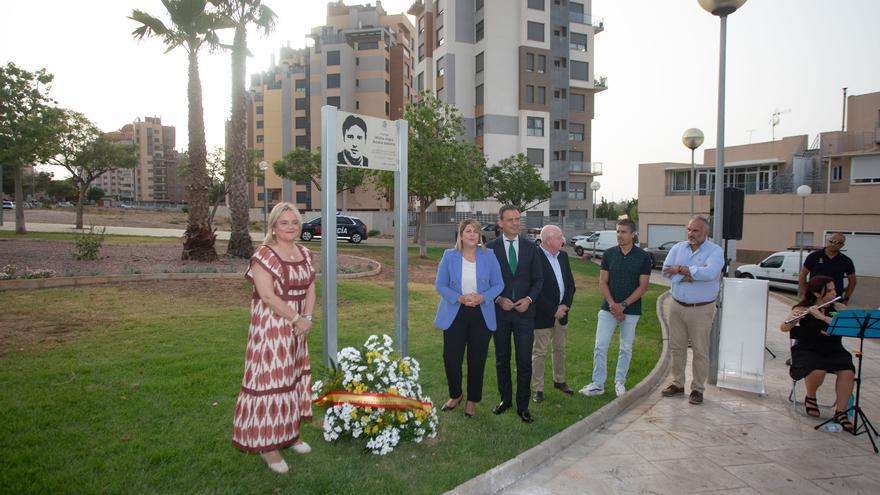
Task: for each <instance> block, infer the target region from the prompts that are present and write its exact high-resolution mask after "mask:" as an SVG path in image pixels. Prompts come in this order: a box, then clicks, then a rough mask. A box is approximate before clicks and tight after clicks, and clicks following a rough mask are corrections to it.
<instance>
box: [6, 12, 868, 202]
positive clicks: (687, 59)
mask: <svg viewBox="0 0 880 495" xmlns="http://www.w3.org/2000/svg"><path fill="white" fill-rule="evenodd" d="M547 2H548V3H549V2H550V0H547ZM345 3H346V4H358V3H366V2H358V1H351V0H346V1H345ZM266 4H267V5H269V6H270V7H271V8H272V9H273V10H275V12H276V13H277V14H278V23H277V26H276V30H275V32H274V33H273V34H271V35H270V36H269V37H263V36H262V35H260V34H258V33H256V32H254V31H252V32H251V33H250V36H249V44H250V49H251V52H252V53H253V54H254V57H252V58H250V59H249V60H248V68H247V72H248V74H251V73H254V72H257V71H261V70H265V69H266V68H267V67H268V66H269V63H270V60H271V56H272V54H275V55H276V56H277V53H278V50H279V48H280V47H281V46H284V45H287V44H288V43H289V44H290V46H291V47H293V48H300V47H303V46H304V45H305V40H306V35H307V34H308V32H309V31H310V30H311V28H312V27H314V26H319V25H322V24H324V21H325V15H326V3H325V2H323V1H321V0H266ZM411 4H412V1H411V0H385V1H383V2H382V5H383V7H384V8H385V10H386V11H387V12H388V13H398V12H402V11H405V10H406V9H407V8H408V7H409V5H411ZM134 8H137V9H141V10H144V11H146V12H148V13H150V14H153V15H154V16H157V17H163V16H162V13H163V11H164V8H163V6H162V3H161V2H160V1H159V0H140V1H134V0H86V1H81V2H71V1H67V0H29V1H27V2H24V1H15V2H12V1H10V2H4V6H3V16H2V17H0V63H3V64H4V65H5V63H6V62H8V61H11V62H14V63H15V64H17V65H19V66H21V67H23V68H26V69H28V70H36V69H38V68H43V67H44V68H46V69H47V70H48V71H49V72H50V73H52V74H54V75H55V81H54V83H53V88H52V93H51V94H52V96H53V97H54V98H55V99H56V100H57V101H58V103H59V105H61V106H64V107H68V108H72V109H74V110H77V111H80V112H83V113H84V114H85V115H86V116H87V117H89V118H90V119H92V121H94V122H95V123H96V124H97V125H98V126H99V127H100V128H102V129H104V130H107V131H109V130H114V129H118V128H120V127H122V126H123V125H124V124H126V123H129V122H131V121H133V120H134V119H135V118H137V117H141V118H143V117H145V116H151V117H152V116H158V117H161V118H162V122H163V123H164V124H166V125H174V126H176V127H177V139H178V148H182V147H184V146H185V143H186V118H187V101H186V55H185V53H184V52H183V50H180V49H178V50H176V51H173V52H171V53H169V54H163V52H164V47H163V46H162V43H161V42H160V41H159V40H157V39H150V40H144V41H136V40H134V39H133V38H132V37H131V31H132V30H133V29H134V28H135V27H136V24H135V23H134V22H133V21H131V20H129V19H127V16H128V15H130V14H131V11H132V9H134ZM592 12H593V15H594V16H595V17H600V18H603V19H604V25H605V30H604V31H603V32H601V33H599V34H598V35H596V40H595V62H594V71H595V75H596V76H600V75H604V76H607V77H608V86H609V89H607V90H606V91H603V92H600V93H598V94H597V96H596V111H595V118H594V120H593V132H592V140H593V142H592V158H593V161H596V162H602V163H603V167H604V174H603V175H602V176H600V177H598V178H597V179H596V180H597V181H598V182H600V184H601V188H600V190H599V196H600V197H605V198H607V199H609V200H617V201H619V200H623V199H628V198H632V197H635V196H636V195H637V192H638V191H637V188H638V184H637V180H636V177H637V174H638V164H639V163H649V162H664V161H672V162H682V163H689V162H690V150H688V149H687V148H685V147H684V145H682V143H681V135H682V133H683V132H684V130H685V129H688V128H690V127H697V128H699V129H701V130H702V131H703V133H704V135H705V136H706V140H705V142H704V144H703V146H702V147H701V148H700V149H698V150H697V155H696V160H697V163H698V164H699V163H701V162H702V153H701V151H702V150H703V149H705V148H712V147H714V146H715V143H716V142H717V139H716V136H717V101H718V100H717V97H718V96H717V95H718V52H719V20H718V18H717V17H715V16H712V15H711V14H709V13H708V12H706V11H704V10H703V9H702V8H700V6H699V4H698V2H697V0H663V1H659V0H594V1H593V9H592ZM163 18H164V17H163ZM877 19H880V1H877V0H748V1H747V2H746V4H745V5H744V6H743V7H742V8H741V9H740V10H739V11H737V12H736V13H734V14H732V15H731V16H730V17H729V18H728V23H727V77H726V92H727V97H726V121H725V144H726V145H728V146H732V145H738V144H746V143H749V142H761V141H769V140H770V136H771V127H770V118H771V115H772V114H773V112H774V111H776V110H779V111H780V112H783V113H782V115H781V118H780V122H779V125H778V126H777V127H776V137H777V139H778V138H780V137H782V136H790V135H799V134H808V135H809V136H810V137H809V141H810V142H812V140H813V138H814V137H815V135H816V134H818V133H819V132H824V131H831V130H837V129H839V128H840V123H841V112H842V88H843V87H848V88H849V89H848V94H864V93H871V92H876V91H880V64H878V63H877V62H876V60H877V57H878V53H880V29H877V28H876V22H877ZM231 34H232V33H231V32H230V33H228V34H227V35H226V36H227V40H226V41H228V42H230V43H231ZM200 69H201V75H202V86H203V91H204V94H203V98H204V103H205V125H206V133H207V141H208V147H209V149H211V148H213V147H215V146H222V144H223V122H224V121H225V119H227V118H228V115H229V90H230V71H229V54H228V53H224V52H218V53H214V54H211V53H207V52H205V53H204V54H203V55H202V56H201V57H200Z"/></svg>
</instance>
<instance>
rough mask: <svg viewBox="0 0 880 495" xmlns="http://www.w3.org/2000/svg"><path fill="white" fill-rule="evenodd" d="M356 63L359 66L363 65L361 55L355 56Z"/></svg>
mask: <svg viewBox="0 0 880 495" xmlns="http://www.w3.org/2000/svg"><path fill="white" fill-rule="evenodd" d="M354 65H357V66H359V65H361V58H360V57H355V58H354Z"/></svg>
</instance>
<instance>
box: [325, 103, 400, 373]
mask: <svg viewBox="0 0 880 495" xmlns="http://www.w3.org/2000/svg"><path fill="white" fill-rule="evenodd" d="M340 120H342V122H341V124H340ZM395 131H396V132H395ZM408 136H409V125H408V123H407V121H405V120H398V121H388V120H382V119H378V118H375V117H368V116H364V115H357V114H352V113H347V112H340V111H339V110H337V108H336V107H334V106H329V105H325V106H323V107H321V271H322V274H323V277H324V283H323V286H322V292H321V295H322V301H323V305H322V315H323V319H322V321H323V327H324V365H325V366H330V364H331V362H334V361H335V358H336V353H337V349H338V341H339V338H338V337H339V334H338V330H337V320H336V308H337V302H338V301H337V297H336V176H337V175H336V167H337V166H344V167H359V168H366V169H373V170H389V171H393V172H394V222H395V228H394V233H395V236H394V259H395V265H394V333H395V341H396V342H397V350H398V351H399V352H400V354H401V356H407V355H408V354H409V329H408V314H409V306H408V299H407V296H408V293H407V284H408V278H407V265H408V260H407V254H408V253H407V247H408V245H407V215H406V213H407V205H408V201H407V199H408V198H409V194H408V191H409V187H408V184H407V181H408V177H407V159H408V158H407V139H408Z"/></svg>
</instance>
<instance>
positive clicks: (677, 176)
mask: <svg viewBox="0 0 880 495" xmlns="http://www.w3.org/2000/svg"><path fill="white" fill-rule="evenodd" d="M690 190H691V171H690V170H675V171H673V172H672V192H687V191H690Z"/></svg>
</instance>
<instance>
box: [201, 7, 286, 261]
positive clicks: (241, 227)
mask: <svg viewBox="0 0 880 495" xmlns="http://www.w3.org/2000/svg"><path fill="white" fill-rule="evenodd" d="M210 2H211V3H212V4H214V5H215V6H216V7H217V9H218V10H219V13H220V15H222V16H223V18H224V21H225V22H226V23H227V24H229V25H232V26H234V27H235V38H234V41H233V44H232V47H231V49H232V116H231V121H230V125H229V141H228V145H227V146H228V149H227V151H228V153H229V154H228V156H227V160H229V177H228V179H227V181H228V182H227V185H226V187H227V190H226V191H227V193H228V194H229V213H230V216H231V221H232V222H231V223H232V232H231V235H230V237H229V246H228V248H227V250H226V253H227V254H229V255H231V256H238V257H241V258H249V257H250V256H251V254H252V253H253V252H254V246H253V243H252V242H251V234H250V232H249V231H248V225H249V224H250V218H249V214H248V213H249V212H248V194H247V178H246V176H247V145H246V142H245V139H246V136H247V117H246V115H245V89H244V85H245V59H246V58H247V56H248V54H249V53H250V52H249V51H248V47H247V27H248V24H255V25H256V26H257V28H259V29H260V30H262V31H263V33H265V34H268V33H269V32H270V31H272V29H273V28H274V27H275V18H276V15H275V12H273V11H272V9H270V8H269V7H267V6H265V5H263V2H262V0H210Z"/></svg>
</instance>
